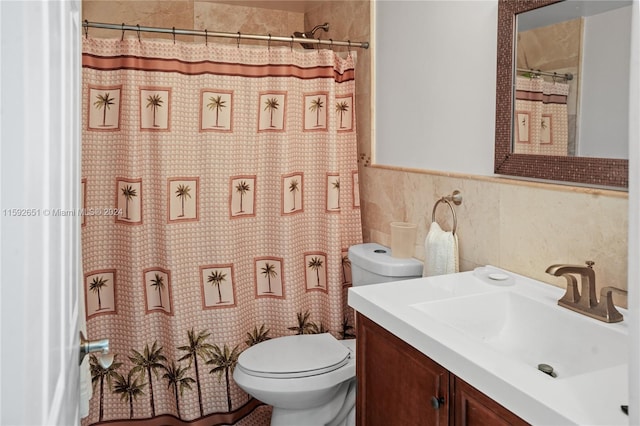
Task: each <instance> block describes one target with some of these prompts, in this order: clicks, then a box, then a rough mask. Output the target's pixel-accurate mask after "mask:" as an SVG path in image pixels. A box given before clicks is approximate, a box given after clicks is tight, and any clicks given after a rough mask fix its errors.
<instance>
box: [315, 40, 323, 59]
mask: <svg viewBox="0 0 640 426" xmlns="http://www.w3.org/2000/svg"><path fill="white" fill-rule="evenodd" d="M321 41H322V40H321V39H320V37H318V44H316V51H317V52H318V55H319V54H320V45H321V44H322V43H321Z"/></svg>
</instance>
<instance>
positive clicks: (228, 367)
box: [207, 345, 240, 411]
mask: <svg viewBox="0 0 640 426" xmlns="http://www.w3.org/2000/svg"><path fill="white" fill-rule="evenodd" d="M239 356H240V350H239V345H236V346H235V347H234V348H233V349H232V350H231V351H230V350H229V348H228V347H227V345H224V347H223V348H222V349H220V347H219V346H218V345H213V348H212V350H211V358H210V359H209V360H208V361H207V364H209V365H215V366H216V367H215V368H212V369H211V370H209V374H217V375H218V382H220V380H221V378H222V374H223V373H224V378H225V383H226V385H227V386H226V389H227V406H228V408H229V411H231V380H230V377H229V373H231V374H233V370H234V369H235V368H236V364H237V363H238V357H239Z"/></svg>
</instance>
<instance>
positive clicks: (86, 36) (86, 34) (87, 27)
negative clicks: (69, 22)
mask: <svg viewBox="0 0 640 426" xmlns="http://www.w3.org/2000/svg"><path fill="white" fill-rule="evenodd" d="M84 38H89V21H87V20H86V19H85V20H84Z"/></svg>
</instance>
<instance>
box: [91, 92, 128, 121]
mask: <svg viewBox="0 0 640 426" xmlns="http://www.w3.org/2000/svg"><path fill="white" fill-rule="evenodd" d="M120 88H121V86H112V87H92V86H90V87H89V99H90V100H91V104H90V106H89V117H88V127H89V128H90V129H93V130H109V131H111V130H118V127H119V126H120Z"/></svg>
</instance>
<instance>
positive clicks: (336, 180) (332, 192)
mask: <svg viewBox="0 0 640 426" xmlns="http://www.w3.org/2000/svg"><path fill="white" fill-rule="evenodd" d="M339 210H340V176H339V175H336V174H329V173H327V211H339Z"/></svg>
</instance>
